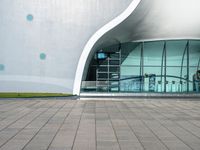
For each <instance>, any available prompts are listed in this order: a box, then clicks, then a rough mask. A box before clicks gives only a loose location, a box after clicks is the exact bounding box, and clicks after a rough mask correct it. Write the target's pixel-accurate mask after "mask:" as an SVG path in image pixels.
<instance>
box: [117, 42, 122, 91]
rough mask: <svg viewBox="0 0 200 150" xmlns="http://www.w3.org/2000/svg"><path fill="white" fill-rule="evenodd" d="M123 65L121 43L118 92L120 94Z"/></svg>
mask: <svg viewBox="0 0 200 150" xmlns="http://www.w3.org/2000/svg"><path fill="white" fill-rule="evenodd" d="M121 63H122V45H121V43H120V47H119V74H118V75H119V81H118V91H119V92H120V91H121V89H120V88H121V82H120V79H121Z"/></svg>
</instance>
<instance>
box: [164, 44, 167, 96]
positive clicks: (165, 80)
mask: <svg viewBox="0 0 200 150" xmlns="http://www.w3.org/2000/svg"><path fill="white" fill-rule="evenodd" d="M164 67H165V72H164V92H167V90H166V84H167V49H166V41H165V42H164Z"/></svg>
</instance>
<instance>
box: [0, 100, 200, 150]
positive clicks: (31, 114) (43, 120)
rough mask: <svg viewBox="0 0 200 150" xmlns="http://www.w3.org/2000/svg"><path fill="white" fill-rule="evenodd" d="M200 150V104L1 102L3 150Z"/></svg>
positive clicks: (0, 129) (0, 115)
mask: <svg viewBox="0 0 200 150" xmlns="http://www.w3.org/2000/svg"><path fill="white" fill-rule="evenodd" d="M21 149H23V150H47V149H49V150H71V149H73V150H96V149H97V150H143V149H145V150H200V101H187V100H184V101H177V100H142V99H140V100H132V101H128V100H124V101H123V100H122V101H76V100H73V101H70V100H38V99H35V100H0V150H21Z"/></svg>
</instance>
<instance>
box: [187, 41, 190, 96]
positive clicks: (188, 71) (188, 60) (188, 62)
mask: <svg viewBox="0 0 200 150" xmlns="http://www.w3.org/2000/svg"><path fill="white" fill-rule="evenodd" d="M189 50H190V45H189V40H188V42H187V92H189V74H190V70H189V67H190V58H189Z"/></svg>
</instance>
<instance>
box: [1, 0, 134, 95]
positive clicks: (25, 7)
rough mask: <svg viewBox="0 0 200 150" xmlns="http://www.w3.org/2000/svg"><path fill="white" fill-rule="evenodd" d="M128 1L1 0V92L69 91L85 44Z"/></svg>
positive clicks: (120, 10) (70, 91)
mask: <svg viewBox="0 0 200 150" xmlns="http://www.w3.org/2000/svg"><path fill="white" fill-rule="evenodd" d="M131 1H132V0H0V66H1V67H0V92H66V93H72V90H73V83H74V77H75V72H76V68H77V64H78V61H79V57H80V55H81V53H82V50H83V48H84V46H85V44H86V43H87V41H88V40H89V38H90V37H91V36H92V35H93V34H94V33H95V32H96V31H97V30H98V29H99V28H101V27H102V26H103V25H105V24H106V23H108V22H109V21H111V20H112V19H113V18H115V17H116V16H118V15H119V14H120V13H122V12H123V11H124V10H125V9H126V8H127V7H128V5H129V4H130V2H131ZM28 14H31V15H33V20H32V21H28V20H27V15H28ZM41 53H44V54H45V55H46V58H45V59H44V60H43V59H40V54H41ZM41 57H42V56H41ZM2 66H3V67H2Z"/></svg>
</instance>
